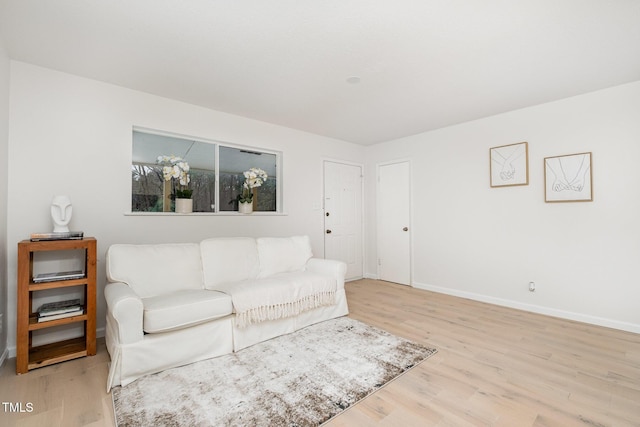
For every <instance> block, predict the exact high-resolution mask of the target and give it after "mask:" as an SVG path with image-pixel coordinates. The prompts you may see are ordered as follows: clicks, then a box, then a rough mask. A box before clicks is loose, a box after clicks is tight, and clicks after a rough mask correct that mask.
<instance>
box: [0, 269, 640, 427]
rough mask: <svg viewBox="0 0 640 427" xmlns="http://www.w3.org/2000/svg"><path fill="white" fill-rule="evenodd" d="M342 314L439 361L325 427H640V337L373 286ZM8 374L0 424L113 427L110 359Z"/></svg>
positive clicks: (102, 356)
mask: <svg viewBox="0 0 640 427" xmlns="http://www.w3.org/2000/svg"><path fill="white" fill-rule="evenodd" d="M347 298H348V301H349V308H350V311H351V314H350V316H351V317H353V318H355V319H358V320H361V321H364V322H366V323H369V324H371V325H374V326H377V327H379V328H382V329H385V330H387V331H389V332H392V333H394V334H396V335H400V336H403V337H406V338H409V339H412V340H414V341H417V342H421V343H424V344H427V345H429V346H432V347H436V348H437V349H438V353H437V354H436V355H434V356H432V357H431V358H430V359H428V360H427V361H425V362H423V363H422V364H420V365H418V366H417V367H415V368H414V369H412V370H411V371H409V372H408V373H406V374H405V375H403V376H402V377H400V378H398V379H396V380H395V381H394V382H392V383H390V384H388V385H387V386H385V387H384V388H383V389H381V390H379V391H378V392H376V393H374V394H373V395H371V396H369V397H368V398H366V399H364V400H363V401H361V402H360V403H358V404H357V405H355V406H353V407H352V408H350V409H348V410H347V411H346V412H344V413H343V414H342V415H340V416H338V417H336V418H335V419H334V420H332V421H331V422H330V423H328V425H329V426H331V427H338V426H367V425H373V426H456V427H457V426H485V425H486V426H509V427H512V426H516V427H520V426H562V427H565V426H616V427H617V426H640V335H637V334H632V333H627V332H621V331H617V330H612V329H607V328H601V327H596V326H590V325H585V324H581V323H577V322H571V321H566V320H561V319H556V318H550V317H546V316H541V315H536V314H531V313H525V312H521V311H518V310H512V309H507V308H502V307H498V306H493V305H490V304H483V303H479V302H475V301H470V300H465V299H461V298H455V297H451V296H446V295H441V294H435V293H431V292H427V291H422V290H417V289H412V288H408V287H404V286H400V285H395V284H390V283H386V282H378V281H373V280H360V281H357V282H351V283H348V284H347ZM99 344H100V345H99V349H98V355H96V356H94V357H89V358H83V359H78V360H75V361H70V362H66V363H62V364H59V365H55V366H50V367H46V368H41V369H37V370H34V371H31V372H29V373H28V374H25V375H21V376H16V375H15V362H14V360H13V359H12V360H9V361H7V362H5V364H4V366H3V367H2V369H0V401H1V402H23V403H26V402H30V403H32V404H33V412H31V413H23V414H7V413H4V411H3V408H2V407H0V425H2V426H14V425H15V426H47V427H54V426H63V427H69V426H112V425H113V424H114V422H113V411H112V405H111V397H110V395H108V394H107V393H106V391H105V384H106V377H107V363H108V360H109V356H108V354H107V352H106V350H105V347H104V341H101V342H100V343H99Z"/></svg>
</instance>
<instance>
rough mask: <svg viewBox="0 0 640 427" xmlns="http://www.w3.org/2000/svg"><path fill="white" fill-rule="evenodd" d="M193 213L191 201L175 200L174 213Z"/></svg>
mask: <svg viewBox="0 0 640 427" xmlns="http://www.w3.org/2000/svg"><path fill="white" fill-rule="evenodd" d="M191 212H193V199H176V213H181V214H187V213H191Z"/></svg>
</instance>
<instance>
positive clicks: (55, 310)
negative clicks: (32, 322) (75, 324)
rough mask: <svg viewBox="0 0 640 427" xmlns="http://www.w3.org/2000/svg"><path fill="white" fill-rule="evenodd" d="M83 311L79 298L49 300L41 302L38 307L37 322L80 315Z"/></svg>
mask: <svg viewBox="0 0 640 427" xmlns="http://www.w3.org/2000/svg"><path fill="white" fill-rule="evenodd" d="M83 312H84V309H83V306H82V303H81V302H80V300H79V299H70V300H65V301H57V302H49V303H46V304H42V306H41V307H40V308H39V309H38V322H47V321H49V320H56V319H64V318H65V317H73V316H80V315H81V314H83Z"/></svg>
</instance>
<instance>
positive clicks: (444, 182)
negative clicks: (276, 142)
mask: <svg viewBox="0 0 640 427" xmlns="http://www.w3.org/2000/svg"><path fill="white" fill-rule="evenodd" d="M522 141H527V142H528V143H529V168H530V169H529V171H530V184H529V185H528V186H524V187H510V188H490V187H489V148H490V147H495V146H499V145H505V144H511V143H517V142H522ZM585 151H591V152H592V153H593V188H594V197H595V200H594V201H593V202H585V203H557V204H549V203H545V202H544V186H543V184H544V171H543V158H544V157H548V156H555V155H563V154H572V153H579V152H585ZM398 158H408V159H410V160H411V163H412V168H413V170H412V172H413V175H412V186H413V188H412V198H413V208H412V221H413V224H412V229H413V234H412V239H413V256H412V263H413V284H414V286H416V287H421V288H426V289H431V290H435V291H438V292H444V293H449V294H453V295H459V296H464V297H469V298H473V299H478V300H483V301H488V302H493V303H498V304H503V305H508V306H513V307H517V308H523V309H527V310H531V311H537V312H542V313H546V314H552V315H556V316H560V317H566V318H571V319H576V320H581V321H586V322H590V323H595V324H601V325H605V326H611V327H615V328H619V329H625V330H631V331H634V332H640V306H639V304H638V301H640V282H639V280H638V277H640V271H639V270H640V221H638V215H639V213H640V190H639V188H638V186H639V184H640V167H639V165H640V82H636V83H632V84H627V85H623V86H619V87H615V88H611V89H608V90H603V91H598V92H594V93H590V94H586V95H582V96H577V97H573V98H568V99H564V100H561V101H558V102H553V103H548V104H544V105H540V106H536V107H532V108H527V109H522V110H518V111H513V112H509V113H506V114H501V115H498V116H494V117H489V118H485V119H482V120H477V121H473V122H469V123H465V124H461V125H457V126H452V127H448V128H445V129H440V130H436V131H432V132H427V133H423V134H420V135H415V136H412V137H408V138H403V139H400V140H396V141H391V142H388V143H384V144H379V145H376V146H373V147H370V148H369V149H368V150H367V162H366V165H367V168H368V170H370V171H374V170H375V165H376V164H377V163H380V162H385V161H389V160H392V159H398ZM366 185H367V188H366V190H367V196H366V199H367V206H368V211H369V212H374V209H375V180H374V179H372V174H369V179H368V180H367V184H366ZM366 230H367V232H366V235H367V239H368V240H367V242H368V244H367V246H368V248H369V252H368V256H367V261H366V267H367V270H366V271H367V275H369V276H375V275H376V250H375V247H376V237H375V216H373V215H371V216H368V217H367V224H366ZM529 281H535V283H536V285H537V290H536V291H535V292H534V293H531V292H529V291H528V289H527V288H528V283H529Z"/></svg>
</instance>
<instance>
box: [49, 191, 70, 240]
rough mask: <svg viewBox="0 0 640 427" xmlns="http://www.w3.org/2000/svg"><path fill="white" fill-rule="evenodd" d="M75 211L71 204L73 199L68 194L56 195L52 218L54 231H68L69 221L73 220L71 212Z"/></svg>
mask: <svg viewBox="0 0 640 427" xmlns="http://www.w3.org/2000/svg"><path fill="white" fill-rule="evenodd" d="M72 213H73V206H71V200H69V197H67V196H55V197H54V198H53V202H51V218H52V219H53V232H54V233H68V232H69V227H68V226H67V225H68V224H69V221H71V214H72Z"/></svg>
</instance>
